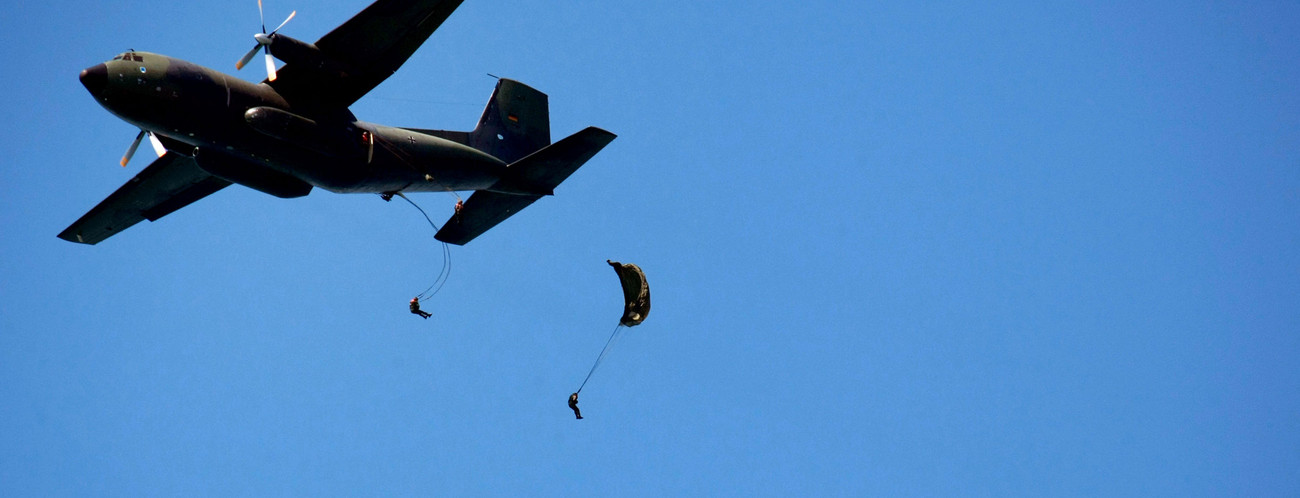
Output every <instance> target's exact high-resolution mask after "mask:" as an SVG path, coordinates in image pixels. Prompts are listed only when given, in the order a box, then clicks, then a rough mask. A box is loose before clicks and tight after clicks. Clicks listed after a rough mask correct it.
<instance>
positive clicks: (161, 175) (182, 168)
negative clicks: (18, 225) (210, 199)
mask: <svg viewBox="0 0 1300 498" xmlns="http://www.w3.org/2000/svg"><path fill="white" fill-rule="evenodd" d="M228 185H230V182H228V181H225V180H222V179H220V178H217V177H215V176H212V175H210V174H208V173H207V172H206V171H203V170H202V169H200V168H199V166H198V165H197V164H195V163H194V159H191V158H190V157H188V156H184V155H180V154H177V153H175V152H168V153H166V154H164V155H163V156H162V157H160V158H158V160H156V161H154V162H153V163H152V164H150V165H149V166H148V167H146V168H145V169H144V170H143V171H141V172H140V174H138V175H135V177H134V178H132V179H131V180H130V181H128V182H126V184H125V185H122V186H121V187H120V188H118V189H117V191H116V192H113V193H112V194H111V195H109V196H108V198H107V199H104V201H103V202H100V203H99V205H97V206H95V207H94V208H93V209H91V210H90V212H88V213H86V214H85V215H84V216H82V217H81V219H78V220H77V221H76V222H75V223H73V224H72V225H71V226H69V227H68V228H67V229H65V230H63V232H62V233H60V234H59V238H61V239H63V240H67V241H71V242H80V243H82V244H96V243H99V242H100V241H102V240H104V239H107V238H109V237H111V236H113V235H114V234H116V233H118V232H121V231H122V230H126V229H127V228H130V227H131V226H132V225H135V224H136V223H139V222H140V221H141V220H149V221H154V220H157V219H158V218H162V217H163V216H166V215H168V214H171V213H172V212H173V211H176V210H177V209H180V208H183V207H185V206H188V205H190V203H193V202H194V201H197V200H199V199H202V198H204V197H207V196H208V195H209V194H212V193H213V192H216V191H218V190H221V189H223V188H226V186H228Z"/></svg>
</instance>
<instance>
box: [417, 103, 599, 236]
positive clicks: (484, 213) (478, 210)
mask: <svg viewBox="0 0 1300 498" xmlns="http://www.w3.org/2000/svg"><path fill="white" fill-rule="evenodd" d="M614 137H615V135H614V134H613V133H610V132H608V131H605V130H602V129H600V128H595V127H592V128H587V129H585V130H582V131H580V132H578V133H575V134H573V135H571V136H569V137H567V138H565V139H564V140H560V141H559V142H555V143H554V144H551V145H549V146H547V147H546V148H543V149H542V150H539V151H537V152H534V153H532V154H530V155H529V156H528V157H525V158H523V159H520V160H519V161H518V162H516V163H514V164H511V165H510V166H509V167H508V168H507V173H508V175H507V178H505V179H503V180H501V182H500V183H502V184H508V185H503V186H502V189H503V190H506V191H509V192H521V193H522V192H533V193H524V194H523V195H520V194H516V193H504V192H500V191H493V190H495V189H492V188H490V189H488V190H480V191H478V192H475V193H474V195H471V196H470V197H469V200H468V201H466V202H465V206H464V207H463V208H462V209H461V211H460V214H459V215H453V216H452V217H451V219H449V220H447V224H446V225H443V227H442V230H439V231H438V235H437V236H436V238H437V239H438V240H441V241H443V242H446V243H449V244H456V245H465V244H466V243H468V242H469V241H471V240H474V238H475V237H478V236H479V235H480V234H482V233H483V232H486V231H488V229H490V228H492V227H494V226H496V225H497V224H498V223H501V222H502V221H505V219H506V218H509V217H510V216H511V215H514V214H515V213H517V212H519V211H520V210H522V209H523V208H525V207H528V205H529V204H532V203H533V202H534V201H536V200H537V199H540V198H542V196H543V195H546V194H549V193H550V192H551V191H553V190H554V189H555V187H556V186H558V185H559V184H560V182H563V181H564V180H565V179H566V178H568V177H569V175H572V174H573V172H574V171H577V170H578V168H579V167H581V166H582V165H583V164H585V163H586V162H587V160H589V159H591V158H592V156H595V155H596V153H597V152H600V150H601V149H603V148H604V147H605V146H606V145H608V144H609V143H610V142H611V141H613V140H614ZM506 187H508V188H506Z"/></svg>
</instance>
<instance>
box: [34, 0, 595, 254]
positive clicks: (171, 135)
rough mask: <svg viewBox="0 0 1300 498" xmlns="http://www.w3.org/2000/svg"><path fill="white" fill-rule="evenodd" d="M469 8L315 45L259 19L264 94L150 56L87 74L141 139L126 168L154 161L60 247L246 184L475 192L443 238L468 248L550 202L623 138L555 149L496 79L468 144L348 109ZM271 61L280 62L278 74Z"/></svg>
mask: <svg viewBox="0 0 1300 498" xmlns="http://www.w3.org/2000/svg"><path fill="white" fill-rule="evenodd" d="M461 1H462V0H379V1H377V2H375V3H373V4H371V5H370V6H369V7H366V8H365V10H362V11H361V12H360V13H359V14H357V15H356V16H354V17H353V18H352V19H350V20H348V21H347V22H345V23H343V25H341V26H339V27H338V28H335V29H334V30H333V31H331V32H330V33H329V34H326V35H325V36H323V37H321V39H320V40H317V41H316V43H305V42H302V41H299V40H295V39H293V38H290V37H288V36H285V35H282V34H279V33H278V30H279V29H280V28H279V27H277V28H276V29H275V30H272V31H271V32H270V33H269V34H268V33H267V32H266V24H265V20H263V24H262V33H258V34H257V35H255V36H254V38H256V39H257V45H256V46H255V47H254V48H253V50H252V51H250V52H249V53H248V54H247V55H245V56H244V57H243V58H242V59H241V60H240V61H239V63H238V64H237V65H236V67H237V68H238V67H243V66H244V65H245V64H247V63H248V61H249V60H251V59H252V58H253V56H255V55H256V54H257V51H258V50H261V51H263V52H265V54H266V59H267V73H268V74H267V79H266V80H264V81H263V82H261V83H259V84H253V83H249V82H247V81H244V80H242V79H239V78H236V77H233V76H227V75H225V74H223V73H220V72H218V71H214V70H211V69H208V68H205V67H200V66H198V65H195V64H191V63H189V62H185V61H182V60H179V59H173V58H170V57H167V56H164V55H158V54H152V53H146V52H134V51H132V52H127V53H124V54H121V55H118V56H117V57H114V58H113V59H112V60H110V61H108V62H105V63H103V64H96V65H95V66H93V67H90V68H87V69H86V70H84V71H82V72H81V83H82V84H83V85H85V87H86V89H87V90H89V91H90V93H91V95H93V96H94V97H95V100H97V101H98V102H99V103H100V105H103V106H104V108H105V109H108V111H109V112H111V113H113V114H114V115H116V116H118V117H119V118H122V119H123V120H124V121H126V122H128V123H131V124H132V125H135V126H136V127H139V128H140V134H139V135H137V136H136V139H135V142H134V143H132V144H131V147H130V149H128V150H127V153H126V155H125V156H124V157H123V158H122V165H123V166H125V165H126V163H127V161H129V160H130V159H131V156H132V155H133V154H134V153H135V150H136V148H137V147H138V146H139V145H140V142H141V141H142V140H143V139H145V138H146V137H148V139H149V141H150V143H151V144H153V146H154V149H155V151H156V152H158V155H159V158H158V160H156V161H154V162H153V163H152V164H150V165H149V166H148V167H146V168H145V169H144V170H143V171H141V172H140V174H138V175H136V176H135V177H134V178H132V179H131V180H130V181H129V182H127V183H126V185H123V186H122V187H121V188H119V189H117V191H116V192H113V194H111V195H109V196H108V198H107V199H105V200H104V201H103V202H100V203H99V205H97V206H95V207H94V208H93V209H91V210H90V212H88V213H86V214H85V215H84V216H82V217H81V219H79V220H77V221H76V222H75V223H73V224H72V225H71V226H69V227H68V228H67V229H66V230H64V231H63V232H62V233H60V234H59V237H60V238H62V239H65V240H69V241H73V242H81V243H85V244H95V243H98V242H100V241H102V240H104V239H106V238H108V237H111V236H112V235H114V234H116V233H118V232H120V231H122V230H125V229H127V228H128V227H130V226H132V225H134V224H136V223H138V222H139V221H140V220H149V221H154V220H157V219H159V218H161V217H163V216H166V215H167V214H170V213H172V212H174V211H176V210H177V209H180V208H182V207H185V206H187V205H189V204H190V203H192V202H194V201H197V200H199V199H201V198H203V197H205V196H207V195H209V194H212V193H214V192H216V191H218V190H221V189H223V188H225V187H227V186H229V185H230V184H232V183H238V184H240V185H243V186H246V187H249V188H253V189H256V190H259V191H262V192H265V193H268V194H271V195H274V196H276V197H282V198H293V197H302V196H304V195H307V194H308V193H309V192H311V190H312V188H313V187H320V188H323V189H325V190H329V191H331V192H338V193H358V192H368V193H381V194H386V195H392V194H395V193H400V192H442V191H468V190H472V191H474V194H473V195H471V196H470V197H469V199H468V200H467V201H466V202H465V204H464V207H463V208H462V209H460V210H459V213H458V214H456V215H454V216H453V217H452V218H451V219H449V220H448V222H447V223H446V224H445V225H444V226H443V228H442V229H441V230H439V231H438V234H437V239H438V240H441V241H444V242H449V243H452V244H461V245H463V244H465V243H467V242H469V241H470V240H473V239H474V238H475V237H477V236H478V235H479V234H482V233H483V232H485V231H487V230H488V229H489V228H492V227H493V226H496V225H497V224H498V223H500V222H501V221H503V220H505V219H506V218H508V217H510V215H512V214H514V213H516V212H518V211H519V210H521V209H523V208H525V207H527V206H528V205H529V204H532V203H533V201H536V200H537V199H539V198H541V197H542V196H545V195H551V194H552V193H553V192H554V189H555V187H556V186H557V185H559V184H560V182H562V181H564V179H565V178H568V177H569V175H570V174H572V173H573V172H574V171H575V170H577V169H578V168H579V167H581V166H582V165H583V164H584V163H586V162H587V160H589V159H591V157H592V156H594V155H596V153H597V152H599V151H600V150H601V149H602V148H604V147H605V145H607V144H609V142H610V141H612V140H614V134H612V133H610V132H607V131H605V130H602V129H599V128H595V127H590V128H587V129H584V130H582V131H579V132H578V133H575V134H573V135H571V136H569V137H567V138H564V139H562V140H560V141H559V142H555V143H551V130H550V115H549V110H548V105H547V100H546V94H544V93H541V92H539V91H537V90H534V89H533V88H530V87H528V86H527V85H524V84H522V83H519V82H517V81H512V80H508V79H500V80H498V81H497V86H496V89H495V90H494V91H493V93H492V97H491V99H490V100H488V104H487V108H486V109H485V110H484V111H483V116H482V117H481V118H480V119H479V123H478V126H477V127H475V129H474V130H473V131H443V130H424V129H414V128H396V127H390V126H383V125H378V124H374V123H367V122H364V121H359V120H357V119H356V117H355V116H353V115H352V112H351V111H349V110H348V107H349V106H350V105H352V103H353V102H356V101H357V99H359V98H361V97H362V96H363V95H365V94H366V92H369V91H370V90H371V89H372V88H374V87H375V86H376V85H379V83H381V82H383V81H384V80H385V79H386V78H388V76H389V75H391V74H393V73H394V72H395V71H397V69H398V68H399V67H401V65H402V63H403V62H405V61H406V59H407V58H409V57H410V56H411V54H412V53H414V52H415V50H416V49H417V48H419V47H420V45H421V44H422V43H424V41H425V40H426V39H427V38H428V37H429V35H430V34H432V33H433V31H434V30H436V29H437V28H438V26H440V25H441V24H442V23H443V21H445V20H446V19H447V17H448V16H450V15H451V13H452V11H454V10H456V8H457V7H458V6H459V5H460V3H461ZM258 9H259V11H260V10H261V1H260V0H259V1H258ZM289 17H290V18H292V17H293V15H292V14H291V15H290V16H289ZM285 22H286V23H287V22H288V19H286V20H285ZM280 26H281V27H283V26H284V24H283V23H282V24H281V25H280ZM272 56H274V57H275V58H277V59H280V60H281V61H284V63H285V65H284V66H283V67H281V68H280V69H279V70H278V71H277V70H276V69H275V63H274V61H273V60H272V59H271V57H272Z"/></svg>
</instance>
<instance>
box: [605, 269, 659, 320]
mask: <svg viewBox="0 0 1300 498" xmlns="http://www.w3.org/2000/svg"><path fill="white" fill-rule="evenodd" d="M605 262H606V263H609V266H613V267H614V271H615V272H617V273H618V279H619V280H620V281H622V282H623V303H624V306H623V318H622V319H621V320H619V322H618V323H619V324H620V325H623V326H625V327H631V326H634V325H640V324H641V322H642V321H644V320H645V317H646V315H648V314H650V284H647V283H646V281H645V272H642V271H641V267H639V266H637V265H634V264H631V263H628V264H623V263H619V262H617V261H610V260H608V259H607V260H605Z"/></svg>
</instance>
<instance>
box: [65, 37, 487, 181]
mask: <svg viewBox="0 0 1300 498" xmlns="http://www.w3.org/2000/svg"><path fill="white" fill-rule="evenodd" d="M80 78H81V82H82V84H83V85H84V86H85V87H86V89H87V90H89V91H90V93H91V95H93V96H94V97H95V99H96V101H98V102H99V103H100V105H102V106H104V108H105V109H107V110H108V111H109V112H112V113H113V114H114V115H116V116H118V117H120V118H122V119H123V120H125V121H127V122H129V123H131V124H133V125H135V126H137V127H139V128H140V129H141V130H145V131H149V132H152V133H154V134H155V135H157V136H159V137H161V138H162V139H163V140H162V141H163V143H164V144H165V145H167V148H168V149H170V150H173V151H175V152H177V153H181V154H185V155H189V156H192V157H194V159H195V161H196V162H197V163H198V165H199V166H200V167H201V168H203V169H204V170H207V171H208V172H209V173H211V174H213V175H215V176H218V177H221V178H224V179H226V180H229V181H231V182H234V183H240V184H243V185H246V186H249V187H252V188H255V189H258V190H261V191H264V192H267V193H270V194H273V195H277V196H280V197H297V196H301V195H306V193H307V192H308V191H310V189H311V187H320V188H323V189H326V190H329V191H332V192H340V193H344V192H353V193H355V192H397V191H408V192H410V191H416V192H420V191H425V192H429V191H447V190H493V186H494V185H500V184H501V183H502V182H500V180H501V179H502V178H503V177H504V176H505V174H506V163H505V162H503V161H501V160H500V159H497V158H495V157H493V156H491V155H489V154H487V153H484V152H481V151H479V150H477V149H474V148H471V147H468V146H466V145H462V144H460V143H456V142H452V141H450V140H446V139H443V138H439V137H435V136H431V135H427V134H424V133H419V132H416V131H411V130H406V129H402V128H395V127H389V126H383V125H378V124H373V123H366V122H363V121H358V120H357V119H356V117H355V116H353V114H352V113H351V112H350V111H349V110H348V109H347V108H335V109H325V110H321V109H295V108H294V107H293V106H292V105H290V104H289V103H288V102H287V101H286V100H285V99H284V98H282V97H281V96H280V95H279V94H278V93H277V92H276V91H275V89H274V88H272V87H271V86H270V85H267V84H266V83H250V82H248V81H245V80H243V79H240V78H237V77H234V76H230V75H226V74H224V73H221V72H219V71H215V70H212V69H209V68H205V67H202V66H199V65H196V64H192V63H189V62H186V61H183V60H180V59H174V58H171V57H167V56H163V55H158V54H153V53H147V52H127V53H124V54H122V55H119V56H117V57H115V58H113V60H110V61H107V62H105V63H102V64H97V65H95V66H92V67H90V68H87V69H86V70H84V71H82V72H81V76H80ZM506 193H511V192H506Z"/></svg>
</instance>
